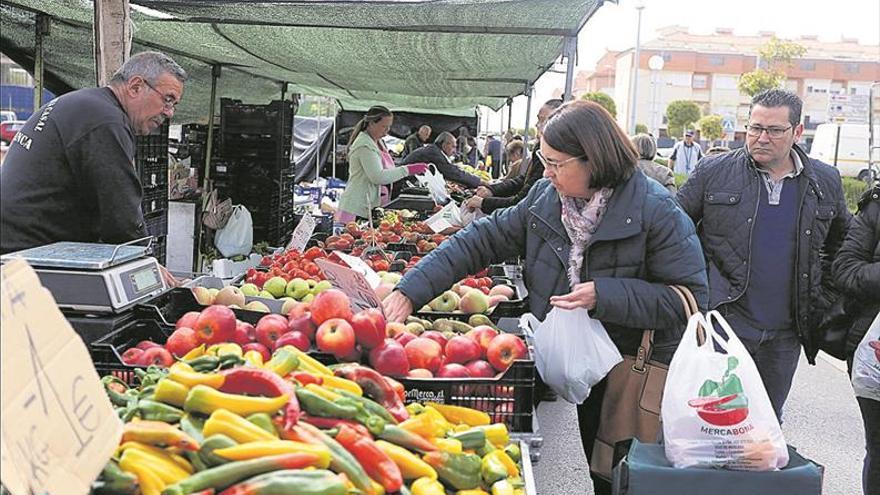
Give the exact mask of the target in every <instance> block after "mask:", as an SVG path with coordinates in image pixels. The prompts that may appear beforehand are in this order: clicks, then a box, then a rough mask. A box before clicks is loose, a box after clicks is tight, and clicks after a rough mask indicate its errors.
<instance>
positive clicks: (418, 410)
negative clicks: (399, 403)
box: [406, 402, 425, 416]
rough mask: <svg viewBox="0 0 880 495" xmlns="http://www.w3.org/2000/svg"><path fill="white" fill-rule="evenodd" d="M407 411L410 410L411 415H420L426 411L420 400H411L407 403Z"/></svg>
mask: <svg viewBox="0 0 880 495" xmlns="http://www.w3.org/2000/svg"><path fill="white" fill-rule="evenodd" d="M406 412H408V413H409V415H410V416H418V415H419V414H422V413H423V412H425V406H423V405H421V404H419V403H418V402H410V403H409V404H407V405H406Z"/></svg>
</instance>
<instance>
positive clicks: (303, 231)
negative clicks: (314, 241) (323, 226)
mask: <svg viewBox="0 0 880 495" xmlns="http://www.w3.org/2000/svg"><path fill="white" fill-rule="evenodd" d="M315 225H317V224H316V223H315V217H313V216H311V215H309V214H305V215H303V217H302V219H301V220H300V221H299V223H298V224H297V226H296V228H295V229H293V234H292V235H291V236H290V242H288V243H287V249H296V250H297V251H299V252H300V253H301V252H303V251H305V249H306V244H307V243H308V242H309V239H310V238H311V237H312V233H313V232H315Z"/></svg>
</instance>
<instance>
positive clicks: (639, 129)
mask: <svg viewBox="0 0 880 495" xmlns="http://www.w3.org/2000/svg"><path fill="white" fill-rule="evenodd" d="M647 133H648V126H646V125H645V124H636V134H647Z"/></svg>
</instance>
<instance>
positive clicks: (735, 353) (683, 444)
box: [661, 311, 788, 471]
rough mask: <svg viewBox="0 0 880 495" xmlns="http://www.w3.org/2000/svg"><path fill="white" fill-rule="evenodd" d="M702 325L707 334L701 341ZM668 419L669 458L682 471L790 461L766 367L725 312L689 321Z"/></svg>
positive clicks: (670, 380)
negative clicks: (762, 370) (761, 371)
mask: <svg viewBox="0 0 880 495" xmlns="http://www.w3.org/2000/svg"><path fill="white" fill-rule="evenodd" d="M713 322H714V323H715V324H717V325H719V326H720V327H721V328H722V329H723V330H724V332H725V333H726V334H727V337H728V340H727V341H725V340H724V339H723V338H722V337H721V335H720V334H719V333H718V332H717V331H716V329H715V328H714V326H713ZM701 325H702V327H703V328H704V329H705V330H706V339H705V342H704V343H703V344H702V345H699V344H698V341H697V329H698V327H700V326H701ZM713 342H714V343H716V344H717V345H718V347H720V348H721V349H723V350H724V352H718V351H716V350H715V346H714V345H713ZM661 416H662V420H663V441H664V443H665V449H666V457H667V459H669V462H671V463H672V464H673V465H674V466H675V467H677V468H685V467H691V466H703V467H709V466H711V467H720V468H726V469H736V470H745V471H769V470H774V469H781V468H783V467H785V466H786V465H787V464H788V448H787V447H786V445H785V439H784V438H783V436H782V429H781V428H780V427H779V421H778V420H777V419H776V414H775V413H774V412H773V406H772V405H771V404H770V399H769V398H768V396H767V391H766V390H765V389H764V383H763V382H762V381H761V376H760V375H759V374H758V369H757V367H756V366H755V363H754V361H752V358H751V356H750V355H749V352H748V351H747V350H746V348H745V346H743V344H742V342H740V340H739V339H738V338H737V336H736V335H735V334H734V333H733V330H731V328H730V325H728V324H727V322H726V321H725V320H724V318H723V317H722V316H721V315H720V314H719V313H718V312H717V311H710V312H709V313H708V314H707V315H706V317H705V318H704V317H703V315H701V314H695V315H694V316H692V317H691V319H690V321H688V326H687V329H686V330H685V332H684V336H683V337H682V339H681V343H680V344H679V345H678V349H676V351H675V355H674V356H673V357H672V362H671V363H670V365H669V373H668V374H667V376H666V386H665V387H664V389H663V402H662V405H661Z"/></svg>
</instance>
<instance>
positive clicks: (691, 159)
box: [669, 129, 703, 177]
mask: <svg viewBox="0 0 880 495" xmlns="http://www.w3.org/2000/svg"><path fill="white" fill-rule="evenodd" d="M701 158H703V148H701V147H700V143H695V142H694V131H692V130H690V129H688V130H687V131H685V133H684V141H679V142H677V143H675V146H673V147H672V154H671V155H669V168H671V169H672V170H674V171H675V173H676V174H685V175H687V176H688V177H690V175H691V174H692V173H693V171H694V169H695V168H697V163H698V162H699V161H700V159H701Z"/></svg>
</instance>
